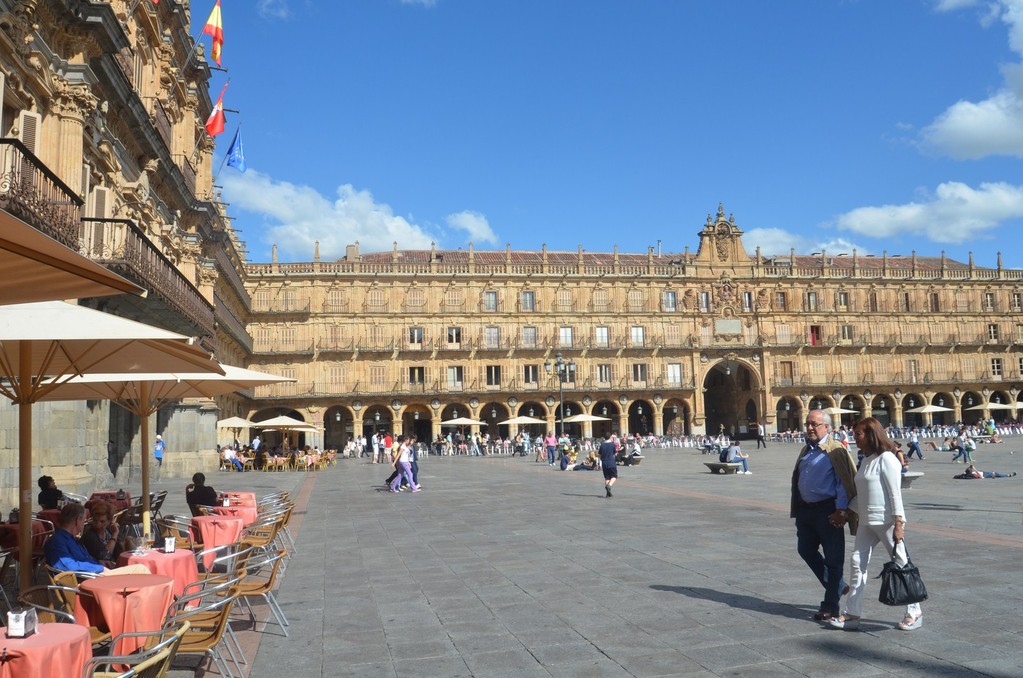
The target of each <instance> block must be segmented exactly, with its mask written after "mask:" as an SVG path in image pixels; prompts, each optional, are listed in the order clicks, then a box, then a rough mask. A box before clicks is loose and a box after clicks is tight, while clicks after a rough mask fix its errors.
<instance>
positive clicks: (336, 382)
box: [327, 365, 348, 386]
mask: <svg viewBox="0 0 1023 678" xmlns="http://www.w3.org/2000/svg"><path fill="white" fill-rule="evenodd" d="M347 371H348V370H347V368H346V367H345V366H344V365H332V366H331V368H330V371H329V372H328V373H327V378H328V379H329V380H330V383H331V385H333V386H340V385H342V384H344V383H345V377H346V375H347Z"/></svg>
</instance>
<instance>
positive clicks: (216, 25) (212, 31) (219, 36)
mask: <svg viewBox="0 0 1023 678" xmlns="http://www.w3.org/2000/svg"><path fill="white" fill-rule="evenodd" d="M202 32H203V33H204V34H206V35H208V36H210V37H211V38H213V60H214V61H216V62H217V65H218V66H219V65H220V53H221V51H222V50H223V49H224V24H223V23H222V22H221V19H220V0H217V4H215V5H214V6H213V11H212V12H210V18H209V19H207V20H206V25H205V26H203V29H202Z"/></svg>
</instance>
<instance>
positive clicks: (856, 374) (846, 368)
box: [841, 358, 860, 383]
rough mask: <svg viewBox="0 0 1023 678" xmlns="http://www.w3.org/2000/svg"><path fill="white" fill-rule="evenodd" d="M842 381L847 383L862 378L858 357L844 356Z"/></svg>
mask: <svg viewBox="0 0 1023 678" xmlns="http://www.w3.org/2000/svg"><path fill="white" fill-rule="evenodd" d="M841 365H842V381H844V382H846V383H850V382H855V381H857V380H858V379H859V378H860V371H859V368H858V366H857V363H856V358H842V362H841Z"/></svg>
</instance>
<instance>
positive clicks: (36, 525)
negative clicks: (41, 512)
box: [0, 520, 50, 549]
mask: <svg viewBox="0 0 1023 678" xmlns="http://www.w3.org/2000/svg"><path fill="white" fill-rule="evenodd" d="M49 529H50V528H49V526H48V525H47V524H46V523H44V522H42V521H41V520H33V521H32V534H33V535H39V536H38V537H34V538H33V539H32V548H36V549H41V548H42V547H43V539H44V538H43V537H42V535H43V533H45V532H46V531H47V530H49ZM20 543H21V539H20V538H19V537H18V524H17V523H0V548H2V549H10V548H15V547H17V546H18V544H20Z"/></svg>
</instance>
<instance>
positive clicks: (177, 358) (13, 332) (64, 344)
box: [0, 301, 222, 588]
mask: <svg viewBox="0 0 1023 678" xmlns="http://www.w3.org/2000/svg"><path fill="white" fill-rule="evenodd" d="M155 369H162V370H167V369H170V370H178V371H181V372H204V371H205V372H211V373H220V372H221V371H222V370H221V368H220V366H219V365H217V363H216V362H215V361H213V360H212V359H211V358H210V356H209V353H208V352H207V351H206V350H205V349H203V348H201V347H199V346H198V345H197V344H196V343H195V342H194V341H193V340H192V339H191V338H189V337H185V336H182V335H180V334H175V333H174V332H168V331H167V330H162V329H159V328H156V327H150V326H149V325H144V324H142V323H138V322H135V321H132V320H127V319H125V318H120V317H118V316H114V315H111V314H109V313H102V312H100V311H95V310H92V309H89V308H85V307H83V306H76V305H74V304H68V303H65V302H62V301H50V302H39V303H31V304H11V305H7V306H0V395H2V396H3V397H6V398H8V399H10V400H11V401H12V402H14V404H15V405H17V406H18V506H19V512H20V514H21V515H22V516H25V517H26V519H25V520H23V521H21V524H20V525H19V528H18V531H19V559H20V561H21V562H22V563H24V564H27V563H31V558H32V539H31V537H32V521H31V520H28V516H30V515H31V514H32V492H33V490H32V405H33V403H36V402H38V401H40V400H42V399H44V398H45V397H46V396H47V395H48V394H49V393H50V392H52V391H53V390H55V389H56V388H58V387H59V386H60V385H61V384H63V383H64V382H66V381H67V380H68V379H71V378H73V377H76V376H79V375H83V374H89V373H98V372H106V373H109V372H114V371H119V372H126V371H127V372H133V373H140V372H145V371H151V370H155ZM20 571H21V574H20V577H21V580H20V581H21V586H22V587H25V588H27V587H28V586H31V584H32V568H31V567H28V566H27V565H26V566H25V567H22V568H20Z"/></svg>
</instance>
